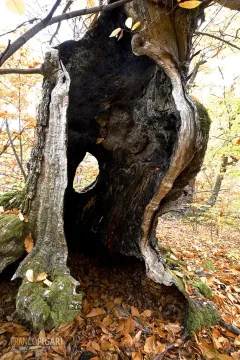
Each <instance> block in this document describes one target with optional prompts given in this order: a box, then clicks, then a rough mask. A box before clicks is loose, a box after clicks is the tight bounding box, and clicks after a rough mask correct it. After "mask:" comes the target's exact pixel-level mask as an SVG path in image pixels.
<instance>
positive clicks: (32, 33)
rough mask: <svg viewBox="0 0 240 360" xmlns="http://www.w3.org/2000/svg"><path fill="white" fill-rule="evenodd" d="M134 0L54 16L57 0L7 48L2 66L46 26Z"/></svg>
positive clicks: (1, 60)
mask: <svg viewBox="0 0 240 360" xmlns="http://www.w3.org/2000/svg"><path fill="white" fill-rule="evenodd" d="M131 1H132V0H119V1H116V2H115V3H112V4H108V5H100V6H96V7H93V8H88V9H80V10H76V11H71V12H69V13H65V14H61V15H58V16H55V17H53V18H52V15H53V13H54V11H55V10H56V8H57V7H58V6H59V4H60V2H61V0H57V1H56V3H55V4H54V6H53V8H52V9H51V11H50V12H49V14H48V15H47V16H46V18H45V19H43V20H42V21H40V22H39V23H37V24H36V25H34V26H33V27H32V28H31V29H29V30H28V31H26V32H25V33H24V34H23V35H22V36H20V37H19V38H17V40H15V41H14V42H13V43H12V44H11V45H10V46H9V47H8V49H7V51H5V52H4V54H3V56H1V58H0V66H2V65H3V64H4V63H5V62H6V60H7V59H9V58H10V56H12V55H13V54H14V53H15V52H16V51H17V50H18V49H20V48H21V47H22V46H23V45H24V44H26V42H27V41H29V40H30V39H32V38H33V37H34V36H35V35H36V34H38V33H39V32H40V31H41V30H43V29H44V28H45V27H47V26H49V25H53V24H56V23H59V22H61V21H63V20H69V19H72V18H74V17H77V16H82V15H87V14H95V13H97V12H101V11H109V10H112V9H115V8H117V7H119V6H122V5H124V4H126V3H129V2H131Z"/></svg>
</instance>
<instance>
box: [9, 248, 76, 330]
mask: <svg viewBox="0 0 240 360" xmlns="http://www.w3.org/2000/svg"><path fill="white" fill-rule="evenodd" d="M29 269H31V270H32V271H33V276H34V280H36V279H37V276H38V275H39V274H41V273H43V272H45V273H46V274H47V278H48V279H49V280H50V281H51V284H49V285H50V286H49V285H45V284H44V282H43V281H39V282H31V281H29V280H28V279H27V277H26V276H24V275H25V274H26V272H27V270H29ZM16 276H17V277H18V276H21V277H23V282H22V285H21V286H20V288H19V291H18V294H17V300H16V312H17V314H18V315H19V316H20V318H22V319H23V320H25V321H27V322H29V323H31V324H32V326H33V329H34V330H35V331H39V330H41V329H42V328H46V329H51V328H52V327H55V328H56V327H58V326H59V325H60V324H62V323H65V322H67V321H71V320H72V319H73V318H74V317H75V316H76V315H77V314H78V313H79V311H80V310H81V306H82V294H81V293H80V294H77V293H76V287H77V286H78V285H79V283H78V282H77V281H76V280H75V279H74V278H73V277H72V276H71V275H70V272H69V269H68V268H67V266H66V264H65V263H64V261H63V258H62V255H61V256H60V257H59V253H58V251H56V249H47V251H46V250H45V251H44V250H39V251H37V252H36V251H33V252H32V253H30V254H29V255H28V256H27V257H26V258H25V259H24V261H23V262H22V263H21V265H20V267H19V268H18V270H17V272H16V274H15V275H14V278H15V277H16Z"/></svg>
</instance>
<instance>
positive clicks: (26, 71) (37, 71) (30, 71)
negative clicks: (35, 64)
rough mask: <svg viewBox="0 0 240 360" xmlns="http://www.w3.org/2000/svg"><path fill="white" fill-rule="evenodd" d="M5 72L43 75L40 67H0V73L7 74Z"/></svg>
mask: <svg viewBox="0 0 240 360" xmlns="http://www.w3.org/2000/svg"><path fill="white" fill-rule="evenodd" d="M7 74H20V75H27V74H31V75H32V74H40V75H44V74H43V69H42V67H39V68H32V69H0V75H7Z"/></svg>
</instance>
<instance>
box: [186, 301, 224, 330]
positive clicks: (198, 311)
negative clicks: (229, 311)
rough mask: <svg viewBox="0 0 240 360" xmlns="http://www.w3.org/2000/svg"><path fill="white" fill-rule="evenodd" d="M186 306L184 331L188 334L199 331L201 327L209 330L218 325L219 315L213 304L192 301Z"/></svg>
mask: <svg viewBox="0 0 240 360" xmlns="http://www.w3.org/2000/svg"><path fill="white" fill-rule="evenodd" d="M188 304H189V306H188V313H187V321H186V322H187V325H186V329H187V331H188V333H189V334H191V333H192V332H196V331H198V330H200V329H201V327H202V326H205V327H206V328H209V327H210V326H212V325H216V324H218V323H219V321H220V319H221V318H220V314H219V312H218V310H217V308H216V307H215V306H214V304H213V303H211V302H209V301H208V302H202V301H198V300H194V299H192V300H191V301H189V303H188Z"/></svg>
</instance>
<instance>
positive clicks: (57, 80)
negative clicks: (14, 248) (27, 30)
mask: <svg viewBox="0 0 240 360" xmlns="http://www.w3.org/2000/svg"><path fill="white" fill-rule="evenodd" d="M175 5H176V6H175ZM175 5H174V6H173V7H172V2H171V5H170V2H169V1H168V0H163V1H161V2H160V1H154V2H145V1H143V0H139V1H135V2H133V3H130V4H127V5H125V8H123V7H122V8H119V9H115V10H113V11H111V12H109V13H104V14H103V15H102V16H101V17H100V18H99V20H98V22H97V24H96V26H95V27H94V28H93V29H91V30H89V31H88V33H87V34H86V35H85V36H84V38H83V39H81V40H80V41H78V42H74V41H69V42H66V43H63V44H61V45H60V46H59V48H58V51H53V52H52V53H50V54H48V56H47V59H46V62H45V65H44V66H45V71H44V73H45V74H46V75H45V80H44V85H43V100H42V103H41V106H40V111H39V116H38V125H37V142H36V146H35V148H34V150H33V153H32V159H31V169H30V174H29V177H28V182H27V187H26V193H25V198H24V201H23V203H22V211H23V213H24V214H28V215H29V221H30V229H31V232H32V235H33V237H34V240H35V243H36V245H35V247H34V249H33V251H32V252H31V253H30V254H29V255H28V256H27V258H26V259H25V260H24V261H23V262H22V263H21V265H20V266H19V268H18V270H17V272H16V274H15V276H21V277H23V283H22V286H21V287H20V290H19V293H18V297H17V312H18V313H19V315H20V316H21V317H22V318H24V319H27V320H28V321H30V322H31V323H32V324H33V326H34V328H35V329H40V328H41V327H43V326H44V327H52V326H57V325H59V324H60V323H61V322H64V321H68V320H70V319H71V318H72V317H74V315H75V314H76V313H77V312H78V311H79V308H80V306H81V294H76V292H75V288H76V285H77V283H76V281H75V280H74V279H72V278H71V276H70V274H69V271H68V269H67V267H66V258H67V244H68V246H69V247H71V248H74V249H75V250H76V249H77V250H78V251H85V252H86V251H92V249H95V250H96V251H101V250H102V249H105V250H107V251H108V252H109V253H110V254H114V253H121V254H123V255H126V256H135V257H137V258H139V259H141V260H143V261H144V262H145V264H146V272H147V275H148V276H149V277H150V278H151V279H153V280H154V281H155V282H157V283H161V284H164V285H166V286H171V285H175V286H177V287H178V288H179V290H180V291H182V292H183V294H184V295H185V297H186V300H187V304H188V308H187V309H188V312H187V324H186V325H187V330H188V331H191V330H196V329H199V328H200V327H201V325H211V324H214V323H216V322H217V321H218V320H219V316H218V312H217V310H216V308H215V307H214V305H213V303H211V302H210V301H208V300H206V297H210V296H211V293H210V291H209V289H207V288H206V286H205V284H202V283H199V282H197V281H196V279H195V280H193V281H192V280H190V279H188V278H187V276H186V280H185V281H186V282H188V281H189V283H190V281H191V285H194V286H195V290H194V295H195V296H194V297H191V298H190V297H189V295H188V294H187V292H186V290H185V284H184V281H183V280H182V279H181V278H178V277H177V276H176V274H174V272H173V271H172V268H171V265H169V263H168V262H167V261H166V257H165V255H164V252H163V251H161V246H160V247H159V246H158V244H157V241H156V237H155V228H156V225H157V219H158V216H159V214H161V209H162V208H163V206H166V204H167V203H168V202H169V201H173V200H174V199H177V198H178V196H179V195H180V194H181V191H182V189H183V188H184V187H185V186H186V185H187V183H188V182H189V181H190V180H191V179H192V178H193V177H194V176H195V175H196V173H197V172H198V171H199V169H200V166H201V164H202V159H203V156H204V153H205V150H206V144H207V140H208V131H209V119H208V116H207V113H206V111H205V109H204V108H203V107H202V106H201V105H199V104H198V103H196V102H194V101H193V100H192V99H191V98H190V97H189V96H188V95H187V93H186V90H185V78H186V75H187V63H188V60H189V53H190V46H191V38H192V35H193V32H194V30H195V28H196V23H197V17H198V15H199V12H200V11H201V10H200V9H194V10H185V9H180V8H179V7H177V3H176V4H175ZM127 16H131V17H133V19H134V20H135V21H141V23H142V29H141V31H140V32H139V33H138V34H132V33H131V32H129V31H125V32H124V36H123V38H122V39H121V40H119V41H117V39H115V38H109V35H110V33H111V32H112V31H113V30H114V29H116V28H117V27H124V22H125V20H126V17H127ZM146 20H147V22H148V26H147V27H146V29H145V30H144V27H145V25H144V24H146ZM59 60H60V64H59ZM86 152H90V153H91V154H93V155H94V156H95V157H96V158H97V160H98V162H99V169H100V173H99V176H98V179H97V181H96V182H95V183H94V184H93V185H92V186H90V187H88V188H86V189H85V190H84V191H83V192H81V193H76V192H75V191H74V190H73V179H74V175H75V171H76V168H77V166H78V165H79V163H80V162H81V161H82V159H83V158H84V156H85V154H86ZM64 232H65V234H64ZM65 237H66V239H65ZM27 269H32V270H33V272H34V276H35V277H36V276H37V275H38V274H39V273H41V272H46V273H47V274H48V277H49V278H50V279H51V281H52V285H51V286H50V287H49V288H48V289H46V287H45V285H44V284H43V283H42V282H37V283H32V282H29V281H28V280H27V278H26V276H25V274H26V271H27ZM29 291H30V292H29ZM29 294H30V295H29Z"/></svg>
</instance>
